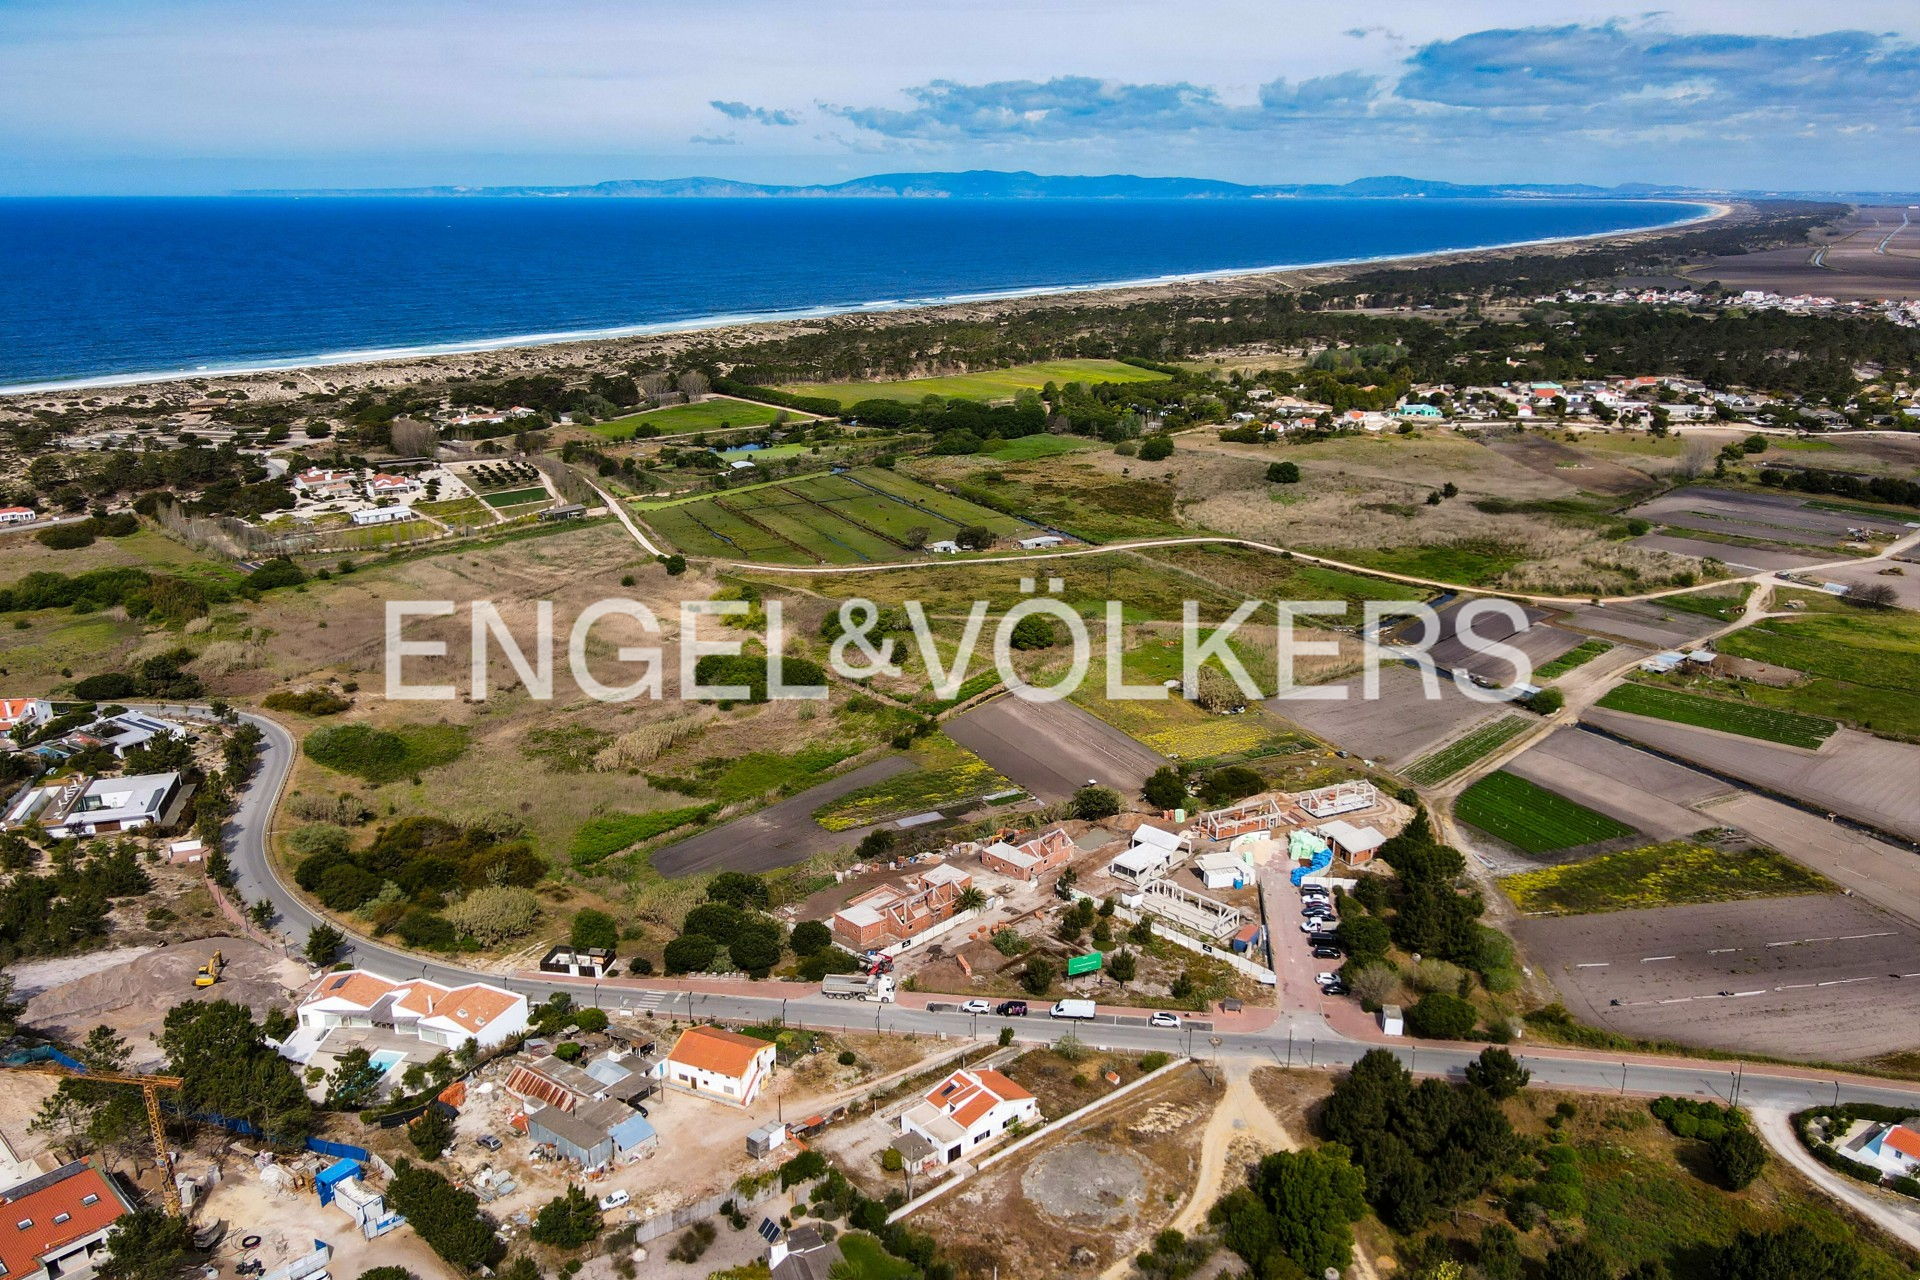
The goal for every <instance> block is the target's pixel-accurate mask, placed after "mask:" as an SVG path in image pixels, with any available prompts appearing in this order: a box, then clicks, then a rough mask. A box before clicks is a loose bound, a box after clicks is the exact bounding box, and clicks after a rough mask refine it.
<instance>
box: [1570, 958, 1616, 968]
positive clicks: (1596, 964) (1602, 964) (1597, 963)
mask: <svg viewBox="0 0 1920 1280" xmlns="http://www.w3.org/2000/svg"><path fill="white" fill-rule="evenodd" d="M1612 964H1613V961H1611V960H1589V961H1587V963H1585V964H1577V965H1575V966H1573V967H1574V968H1576V969H1605V968H1608V967H1610V966H1611V965H1612Z"/></svg>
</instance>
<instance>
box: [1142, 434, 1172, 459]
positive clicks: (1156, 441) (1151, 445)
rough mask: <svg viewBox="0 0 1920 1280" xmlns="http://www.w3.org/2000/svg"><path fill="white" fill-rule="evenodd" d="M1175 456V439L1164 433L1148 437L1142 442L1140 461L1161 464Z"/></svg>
mask: <svg viewBox="0 0 1920 1280" xmlns="http://www.w3.org/2000/svg"><path fill="white" fill-rule="evenodd" d="M1172 456H1173V437H1172V436H1170V435H1167V434H1165V433H1164V432H1161V433H1157V434H1154V435H1150V436H1148V437H1147V438H1146V439H1144V440H1142V441H1141V442H1140V461H1142V462H1159V461H1161V460H1162V459H1165V458H1170V457H1172Z"/></svg>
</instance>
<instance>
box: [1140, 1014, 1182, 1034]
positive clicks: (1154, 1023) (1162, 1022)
mask: <svg viewBox="0 0 1920 1280" xmlns="http://www.w3.org/2000/svg"><path fill="white" fill-rule="evenodd" d="M1147 1025H1148V1026H1150V1027H1172V1028H1173V1029H1174V1030H1175V1031H1178V1030H1179V1029H1180V1015H1179V1014H1177V1013H1168V1012H1167V1011H1166V1010H1165V1009H1161V1010H1159V1011H1158V1012H1156V1013H1155V1014H1154V1015H1153V1016H1152V1017H1150V1018H1148V1019H1147Z"/></svg>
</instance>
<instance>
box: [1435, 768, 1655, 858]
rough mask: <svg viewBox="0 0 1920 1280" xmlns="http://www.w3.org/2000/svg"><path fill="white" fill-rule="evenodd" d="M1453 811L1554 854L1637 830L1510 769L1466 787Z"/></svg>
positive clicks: (1518, 844)
mask: <svg viewBox="0 0 1920 1280" xmlns="http://www.w3.org/2000/svg"><path fill="white" fill-rule="evenodd" d="M1454 816H1456V817H1457V818H1459V819H1460V820H1461V821H1462V822H1465V823H1467V824H1468V825H1469V826H1474V827H1478V828H1479V829H1480V830H1482V831H1484V832H1486V833H1487V834H1488V835H1490V836H1493V837H1495V838H1496V839H1500V840H1504V841H1506V842H1507V843H1508V844H1510V845H1513V846H1514V847H1515V848H1517V849H1522V850H1525V851H1526V852H1528V853H1551V852H1552V851H1554V850H1556V849H1571V848H1573V847H1574V846H1576V845H1583V844H1592V843H1594V842H1595V841H1598V840H1618V839H1619V838H1620V837H1621V836H1630V835H1632V834H1633V828H1632V827H1629V826H1627V825H1626V824H1625V823H1623V822H1616V821H1614V820H1613V819H1612V818H1609V817H1608V816H1607V815H1606V814H1604V813H1595V812H1594V811H1593V810H1592V809H1589V808H1587V807H1586V806H1585V805H1583V804H1577V803H1575V802H1574V801H1572V800H1569V799H1567V798H1566V797H1565V796H1563V795H1560V794H1558V793H1557V792H1553V791H1549V790H1547V789H1546V788H1545V787H1541V786H1535V785H1534V784H1533V783H1531V782H1528V781H1527V780H1526V779H1525V778H1522V777H1519V776H1518V775H1516V774H1511V773H1507V772H1506V771H1505V770H1501V771H1499V772H1497V773H1490V774H1488V775H1487V776H1486V777H1484V778H1482V779H1480V781H1478V782H1476V783H1474V784H1473V785H1472V786H1470V787H1468V788H1467V789H1466V790H1465V791H1463V792H1461V794H1460V800H1459V803H1457V804H1456V805H1455V806H1454Z"/></svg>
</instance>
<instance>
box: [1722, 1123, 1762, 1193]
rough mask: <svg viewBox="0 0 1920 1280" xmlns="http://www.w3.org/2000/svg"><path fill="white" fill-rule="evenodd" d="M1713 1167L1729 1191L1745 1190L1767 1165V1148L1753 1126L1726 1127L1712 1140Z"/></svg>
mask: <svg viewBox="0 0 1920 1280" xmlns="http://www.w3.org/2000/svg"><path fill="white" fill-rule="evenodd" d="M1713 1167H1714V1171H1715V1172H1716V1173H1718V1174H1719V1175H1720V1181H1722V1182H1724V1183H1725V1184H1726V1185H1727V1189H1728V1190H1730V1191H1744V1190H1746V1188H1747V1187H1749V1186H1751V1185H1752V1184H1753V1180H1754V1179H1755V1178H1757V1177H1759V1176H1760V1173H1761V1171H1762V1170H1764V1169H1765V1168H1766V1167H1767V1148H1766V1144H1765V1143H1763V1142H1761V1141H1760V1139H1759V1137H1758V1136H1757V1135H1755V1134H1754V1132H1753V1130H1751V1129H1748V1128H1746V1127H1745V1126H1742V1127H1740V1128H1737V1129H1727V1130H1725V1131H1724V1132H1723V1133H1722V1134H1721V1135H1720V1138H1719V1140H1718V1141H1716V1142H1715V1143H1714V1144H1713Z"/></svg>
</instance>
